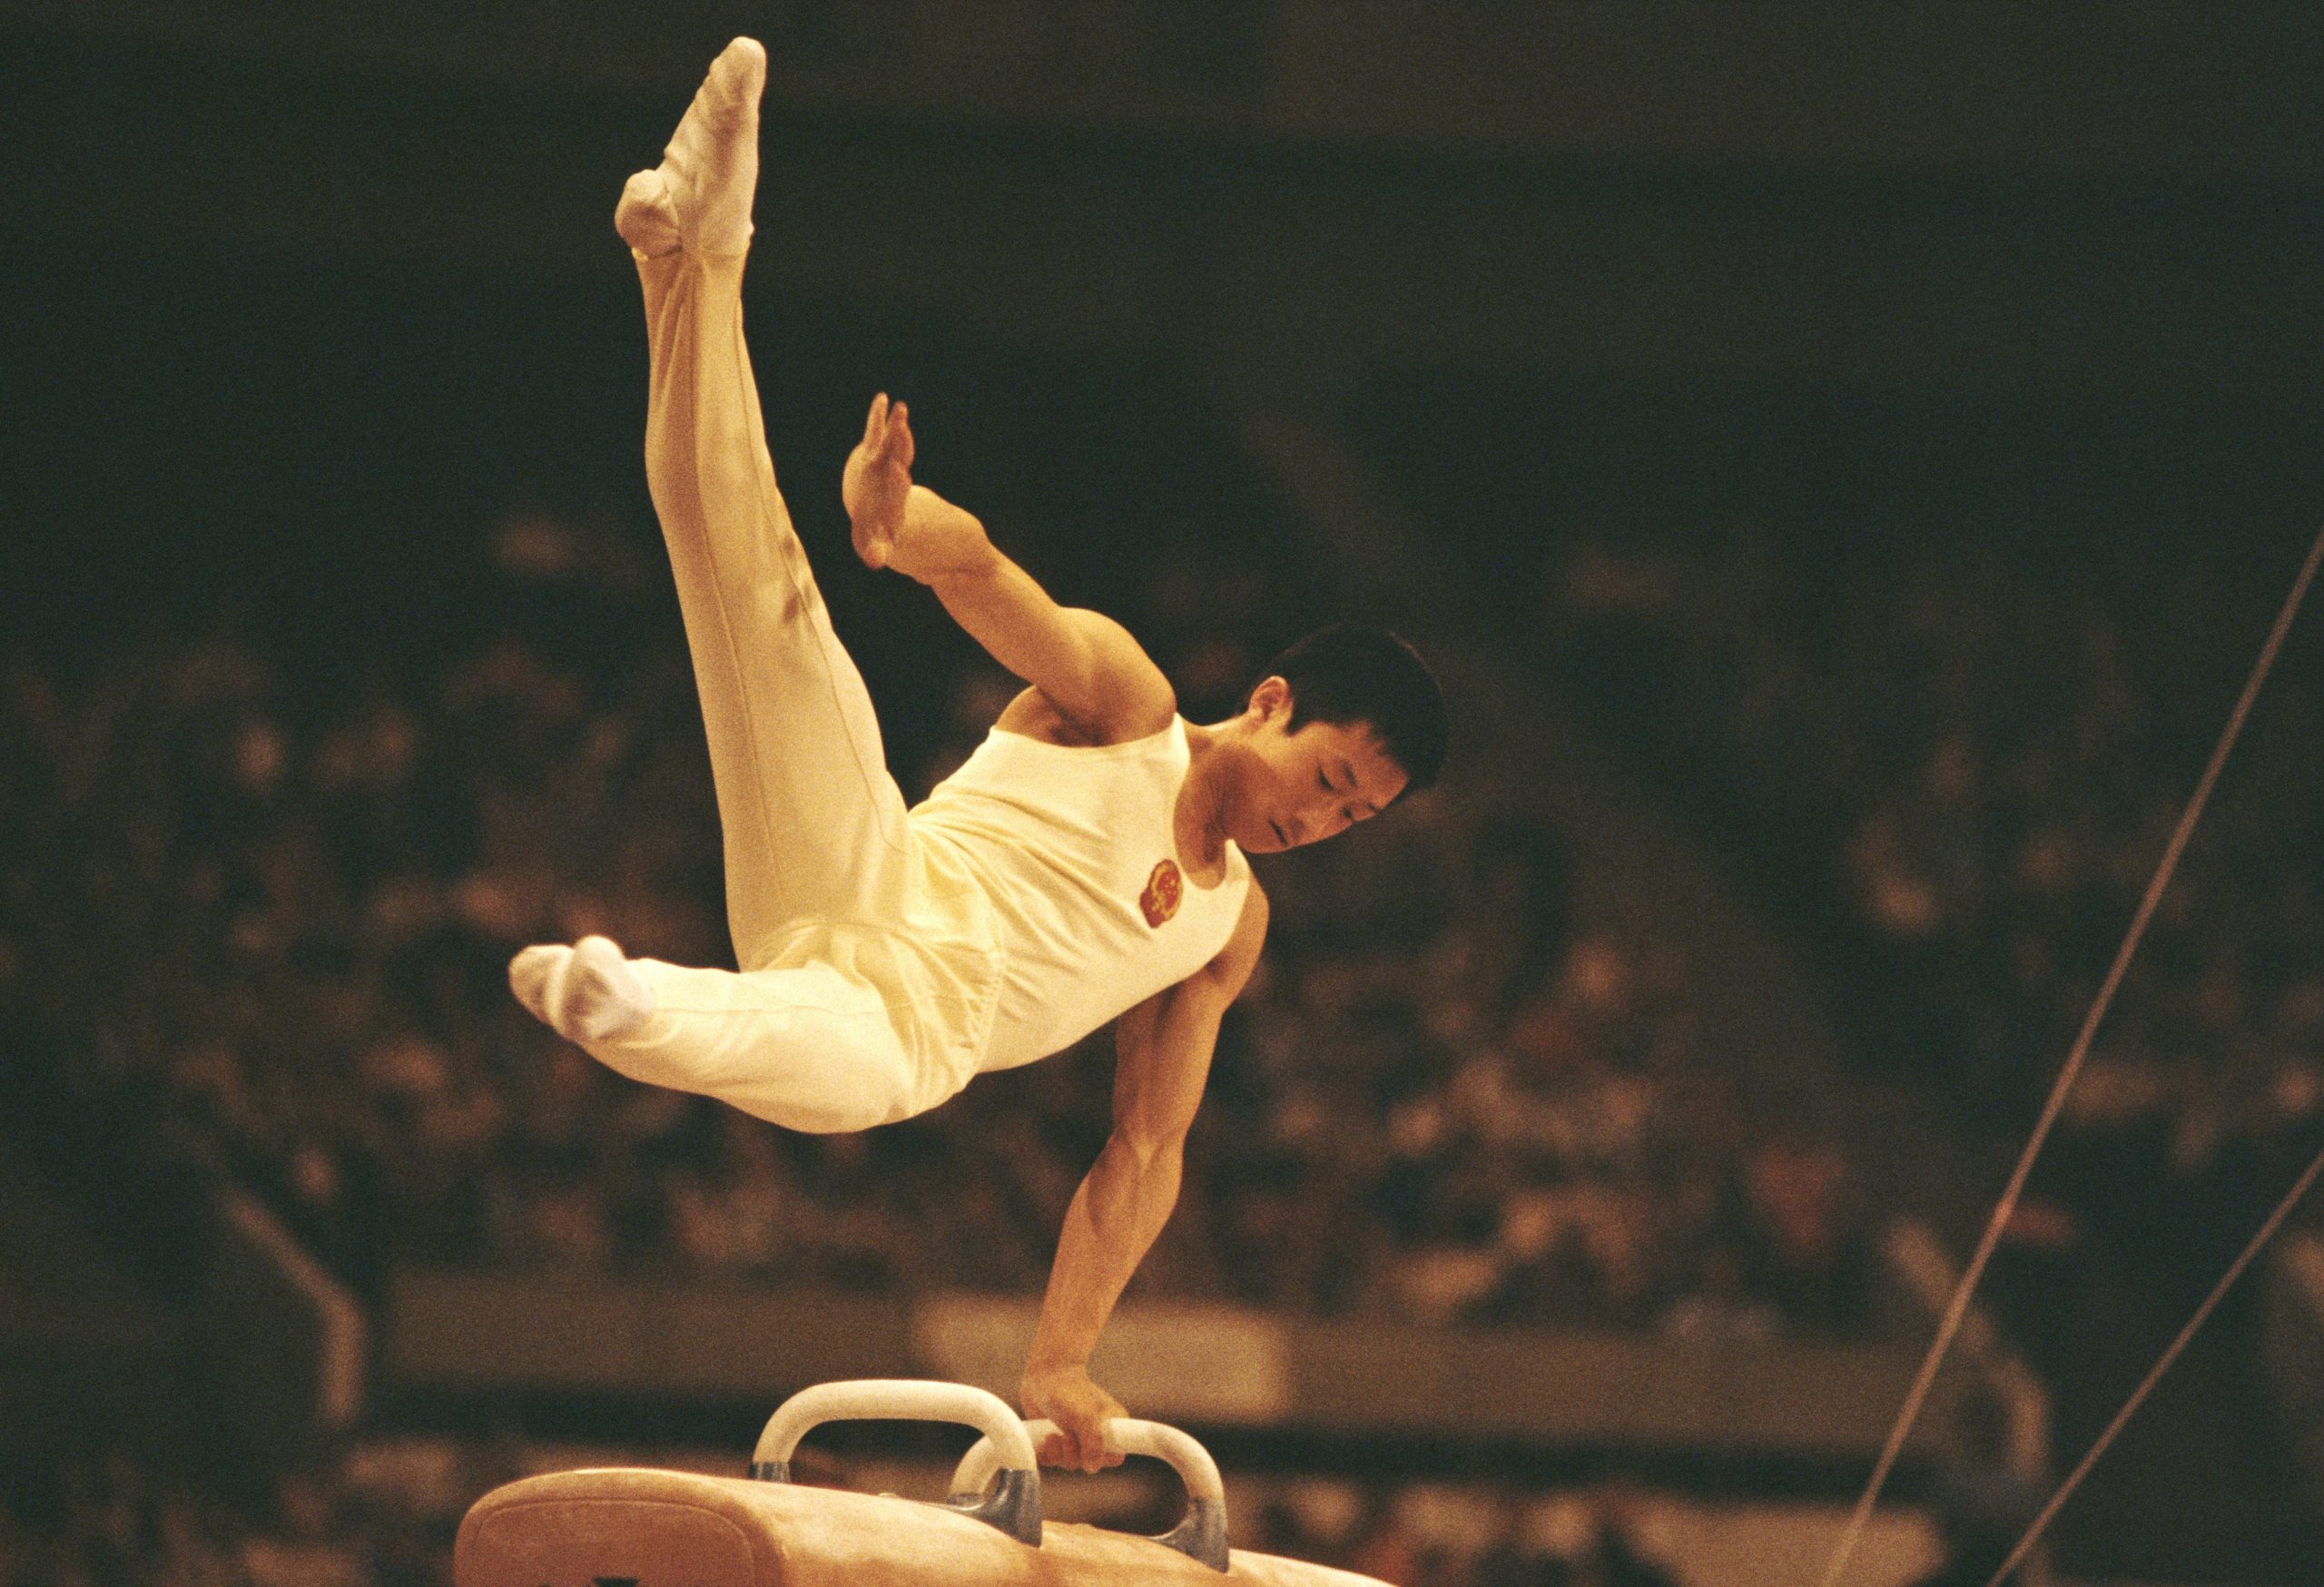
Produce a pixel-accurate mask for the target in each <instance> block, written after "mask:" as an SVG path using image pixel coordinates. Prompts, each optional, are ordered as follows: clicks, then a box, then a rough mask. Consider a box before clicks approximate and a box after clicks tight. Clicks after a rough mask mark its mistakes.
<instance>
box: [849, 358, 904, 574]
mask: <svg viewBox="0 0 2324 1587" xmlns="http://www.w3.org/2000/svg"><path fill="white" fill-rule="evenodd" d="M911 459H912V440H911V412H910V410H909V409H906V408H905V407H904V405H903V404H902V403H901V402H898V403H895V404H893V405H892V406H891V404H890V403H889V401H888V394H887V393H886V392H885V391H882V392H881V393H880V394H879V395H878V396H877V397H874V398H873V399H872V412H871V414H870V415H869V416H868V417H867V418H866V419H864V421H863V439H862V440H860V441H858V442H856V443H855V449H854V450H853V451H852V452H850V453H848V455H847V468H846V470H845V471H844V472H843V473H842V474H841V476H840V482H839V495H840V499H841V500H842V501H843V502H845V503H846V504H847V518H848V522H849V523H850V524H851V525H852V526H853V528H854V538H855V554H856V555H857V556H858V557H862V558H863V563H864V566H865V567H886V566H887V565H888V558H889V557H890V556H891V554H892V553H893V552H894V550H895V545H896V537H897V536H898V535H899V534H901V533H902V531H903V527H904V504H905V503H906V502H907V501H908V500H909V499H910V498H911Z"/></svg>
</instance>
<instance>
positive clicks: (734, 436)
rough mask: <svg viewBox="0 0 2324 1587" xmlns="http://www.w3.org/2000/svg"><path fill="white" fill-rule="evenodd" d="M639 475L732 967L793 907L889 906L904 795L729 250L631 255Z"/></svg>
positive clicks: (897, 870) (756, 960) (853, 913)
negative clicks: (841, 615)
mask: <svg viewBox="0 0 2324 1587" xmlns="http://www.w3.org/2000/svg"><path fill="white" fill-rule="evenodd" d="M637 269H638V274H639V276H640V278H641V279H642V281H644V284H645V311H646V320H647V326H648V334H649V342H650V346H651V350H652V357H653V381H652V388H651V393H650V398H649V407H648V411H647V419H646V434H645V461H646V478H647V483H648V484H649V486H650V487H651V488H652V491H653V496H654V507H655V512H656V514H657V515H658V516H659V517H660V518H661V521H662V531H663V537H664V539H665V541H666V542H667V544H668V546H669V551H670V566H671V568H672V571H673V572H674V573H675V576H676V579H677V586H678V600H679V605H680V606H681V608H682V609H683V611H684V617H685V628H686V641H687V644H688V646H689V647H690V648H691V649H692V651H693V655H694V681H695V685H696V687H697V688H698V689H699V690H700V692H701V695H702V714H703V721H704V726H705V727H706V728H707V730H708V734H709V740H710V756H711V766H712V771H713V774H714V779H715V781H716V784H717V790H718V813H719V822H720V824H721V826H722V828H723V829H724V837H725V863H726V908H727V922H728V926H729V928H730V930H731V931H732V932H733V934H734V951H735V954H736V956H737V958H738V960H739V961H740V962H741V964H742V965H743V968H744V969H745V970H749V969H751V968H753V966H756V965H759V964H763V963H764V962H765V961H766V960H767V958H768V957H769V955H770V952H771V947H770V944H771V942H772V941H773V937H774V935H775V933H776V932H777V931H779V930H780V929H781V928H782V927H783V926H784V925H785V924H787V923H789V922H793V921H794V920H796V919H798V918H799V917H802V916H806V915H821V916H824V917H826V918H838V919H851V918H853V919H862V918H866V917H867V916H869V917H872V918H890V919H892V918H894V915H893V911H894V909H895V908H896V906H897V902H898V898H897V893H898V889H899V888H900V887H901V870H902V866H901V854H902V845H903V842H904V821H903V815H904V804H903V796H902V794H901V792H900V791H899V790H898V789H897V787H896V784H895V781H894V779H893V778H892V777H891V776H890V775H889V774H888V769H887V763H886V760H885V757H884V753H883V751H882V748H881V742H880V728H879V722H878V719H877V718H876V717H875V716H874V715H872V702H871V697H870V695H868V694H867V693H866V692H865V689H864V687H863V681H862V677H861V676H860V675H858V674H857V672H856V670H855V665H854V663H853V662H852V661H851V660H850V659H849V658H848V655H847V653H846V652H845V651H844V650H843V649H842V648H841V646H840V643H839V639H838V636H836V635H835V634H834V633H833V632H832V626H831V617H830V615H829V613H828V612H827V611H826V610H825V608H824V606H823V600H822V593H821V592H820V591H819V590H817V588H816V587H815V580H814V576H813V574H812V571H811V570H810V568H809V567H808V564H807V556H806V550H805V547H803V546H802V545H801V544H800V543H799V537H798V535H797V534H796V532H795V531H794V530H793V527H792V525H791V515H790V513H789V511H788V510H787V509H786V508H785V507H784V506H783V497H782V494H781V492H780V491H779V490H777V488H776V487H775V479H774V464H773V459H772V458H770V457H769V455H768V452H767V445H766V433H765V427H764V424H763V419H762V417H761V415H760V411H759V401H758V389H757V386H756V385H755V383H754V382H753V379H752V373H751V363H750V353H749V350H748V349H747V348H746V347H745V346H744V343H743V303H742V276H743V255H741V254H739V253H736V254H732V255H724V256H716V257H696V256H695V255H694V254H691V253H687V252H683V251H681V252H675V253H668V254H664V255H662V256H660V257H656V258H651V259H649V258H645V257H643V256H642V255H641V256H640V257H639V258H638V261H637Z"/></svg>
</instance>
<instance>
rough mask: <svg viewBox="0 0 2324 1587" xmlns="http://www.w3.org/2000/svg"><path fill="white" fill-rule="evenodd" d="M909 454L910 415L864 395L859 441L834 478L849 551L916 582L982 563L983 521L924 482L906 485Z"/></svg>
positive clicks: (986, 563)
mask: <svg viewBox="0 0 2324 1587" xmlns="http://www.w3.org/2000/svg"><path fill="white" fill-rule="evenodd" d="M911 459H912V439H911V416H910V415H909V414H908V413H907V412H906V411H905V409H904V405H903V404H902V403H901V402H897V403H893V404H891V403H890V402H889V400H888V398H887V394H886V393H885V392H882V393H881V395H879V396H877V397H875V398H873V399H872V412H871V415H870V416H869V417H868V418H867V419H864V421H863V439H862V440H860V441H858V442H857V443H856V444H855V449H854V450H853V451H852V452H850V453H849V454H848V455H847V470H846V472H845V473H843V474H842V476H841V477H840V487H839V491H840V498H841V499H842V501H844V502H845V503H846V504H847V517H848V522H849V523H850V524H851V525H852V527H853V531H854V538H855V554H856V555H857V556H858V557H862V558H863V563H864V566H865V567H892V568H894V569H895V570H896V571H897V572H898V573H901V574H904V575H906V576H907V577H911V578H916V579H918V580H919V581H920V582H921V583H922V584H934V583H935V582H936V581H937V580H939V579H940V578H943V577H946V576H947V575H949V574H970V573H978V572H981V571H985V570H987V569H989V568H990V566H991V563H992V557H993V553H992V543H991V542H990V540H988V539H986V538H985V533H984V526H983V525H982V524H980V523H979V522H978V521H977V519H976V517H975V515H974V514H972V513H969V512H965V511H963V510H961V509H960V508H957V507H954V506H953V505H952V504H951V503H950V502H949V501H947V500H945V499H944V498H942V497H940V496H939V495H937V494H936V493H935V492H934V491H932V490H931V489H929V488H928V487H926V486H925V485H914V484H913V483H912V482H911Z"/></svg>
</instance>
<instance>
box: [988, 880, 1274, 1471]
mask: <svg viewBox="0 0 2324 1587" xmlns="http://www.w3.org/2000/svg"><path fill="white" fill-rule="evenodd" d="M1266 929H1267V902H1266V895H1265V893H1263V892H1260V891H1259V889H1258V885H1257V883H1256V882H1254V883H1253V884H1252V886H1251V891H1250V894H1249V897H1248V900H1247V901H1246V903H1245V904H1244V907H1243V915H1242V918H1241V920H1239V921H1238V922H1236V927H1235V934H1234V936H1233V937H1232V938H1230V939H1229V940H1228V941H1227V944H1226V947H1225V948H1224V949H1223V950H1221V951H1220V952H1219V954H1218V957H1217V958H1216V959H1214V960H1212V961H1211V962H1210V963H1209V964H1207V965H1206V966H1205V967H1204V968H1203V969H1202V970H1200V971H1196V973H1195V974H1194V975H1192V976H1189V977H1188V978H1187V980H1185V981H1180V982H1179V983H1178V984H1177V986H1174V987H1170V988H1168V989H1167V990H1166V991H1162V992H1160V993H1157V995H1156V996H1154V997H1151V998H1148V999H1147V1000H1146V1001H1145V1002H1142V1003H1140V1004H1138V1005H1137V1007H1136V1008H1134V1009H1132V1010H1129V1012H1128V1013H1126V1014H1124V1015H1123V1016H1122V1017H1121V1020H1119V1022H1118V1025H1117V1026H1116V1030H1115V1039H1116V1040H1117V1042H1118V1045H1119V1048H1120V1053H1119V1057H1118V1060H1117V1063H1116V1067H1115V1070H1114V1133H1113V1135H1112V1137H1111V1138H1109V1139H1108V1141H1107V1142H1106V1146H1105V1149H1104V1150H1103V1151H1101V1152H1099V1153H1098V1161H1097V1164H1096V1166H1095V1167H1093V1168H1091V1169H1090V1170H1089V1175H1088V1178H1085V1179H1083V1180H1082V1182H1081V1188H1080V1189H1079V1190H1078V1191H1076V1192H1075V1193H1074V1197H1073V1205H1072V1206H1071V1207H1069V1208H1068V1209H1067V1212H1066V1215H1065V1227H1064V1228H1063V1229H1062V1230H1061V1231H1060V1232H1059V1236H1058V1244H1057V1259H1056V1261H1055V1262H1054V1263H1053V1264H1052V1265H1051V1267H1050V1268H1049V1292H1048V1294H1047V1295H1045V1296H1043V1297H1042V1299H1041V1318H1040V1323H1039V1326H1038V1327H1037V1328H1036V1329H1035V1330H1034V1334H1033V1347H1032V1350H1031V1352H1030V1353H1029V1355H1028V1357H1027V1359H1026V1362H1025V1379H1024V1384H1023V1385H1022V1387H1021V1389H1020V1390H1019V1397H1020V1398H1021V1400H1022V1401H1023V1403H1024V1407H1025V1414H1026V1415H1028V1416H1046V1417H1048V1418H1049V1420H1051V1421H1053V1422H1055V1423H1056V1424H1058V1426H1059V1429H1060V1434H1059V1437H1058V1438H1057V1439H1055V1440H1053V1441H1051V1442H1050V1443H1049V1444H1048V1445H1046V1446H1045V1447H1044V1448H1043V1450H1042V1452H1041V1457H1042V1458H1043V1459H1044V1460H1048V1461H1049V1462H1051V1463H1053V1464H1063V1465H1072V1466H1078V1467H1079V1468H1080V1469H1081V1470H1083V1471H1095V1470H1097V1469H1098V1467H1099V1466H1101V1465H1114V1464H1119V1463H1120V1460H1121V1456H1120V1455H1119V1454H1108V1452H1107V1450H1106V1447H1105V1440H1104V1434H1103V1432H1102V1428H1103V1425H1104V1424H1105V1423H1106V1422H1107V1421H1108V1420H1110V1419H1112V1418H1114V1417H1117V1416H1119V1415H1122V1414H1123V1412H1122V1407H1121V1405H1120V1402H1118V1401H1117V1400H1116V1399H1115V1398H1114V1397H1113V1396H1112V1395H1109V1394H1108V1393H1106V1391H1105V1390H1104V1389H1101V1388H1099V1387H1098V1385H1096V1384H1095V1383H1094V1382H1092V1381H1091V1380H1090V1377H1089V1371H1088V1361H1089V1353H1090V1351H1092V1350H1093V1349H1095V1348H1096V1347H1097V1344H1098V1335H1099V1334H1100V1333H1102V1332H1103V1331H1104V1329H1105V1326H1106V1320H1107V1319H1108V1317H1110V1316H1112V1315H1113V1310H1114V1304H1115V1303H1116V1302H1117V1301H1118V1300H1119V1299H1120V1298H1121V1293H1122V1289H1123V1287H1124V1286H1127V1285H1128V1283H1129V1279H1130V1275H1131V1274H1133V1273H1135V1272H1137V1265H1138V1263H1139V1262H1140V1261H1142V1260H1144V1259H1145V1257H1146V1253H1147V1249H1148V1248H1149V1247H1152V1245H1153V1244H1154V1239H1155V1237H1156V1236H1157V1235H1159V1234H1160V1233H1161V1232H1162V1226H1163V1225H1164V1224H1165V1223H1166V1222H1167V1221H1168V1220H1169V1217H1170V1209H1171V1208H1172V1207H1174V1206H1175V1205H1176V1204H1177V1198H1178V1179H1179V1171H1180V1168H1181V1165H1182V1164H1183V1162H1184V1158H1185V1149H1186V1142H1187V1129H1190V1128H1191V1127H1192V1126H1193V1124H1194V1119H1195V1109H1196V1108H1197V1107H1198V1106H1199V1105H1200V1104H1201V1101H1202V1092H1203V1084H1204V1081H1205V1080H1206V1079H1207V1078H1208V1076H1209V1073H1210V1060H1211V1055H1212V1053H1213V1052H1214V1051H1215V1050H1216V1047H1217V1044H1218V1026H1219V1021H1220V1020H1221V1019H1222V1018H1223V1017H1224V1016H1225V1014H1226V1008H1227V1005H1228V1004H1230V1003H1232V1002H1233V1001H1234V1000H1235V999H1236V994H1237V993H1239V992H1240V991H1242V990H1243V986H1244V983H1245V982H1246V981H1249V980H1250V977H1251V971H1252V968H1253V967H1254V966H1255V965H1256V963H1257V962H1258V957H1259V945H1260V944H1261V942H1263V941H1265V937H1266Z"/></svg>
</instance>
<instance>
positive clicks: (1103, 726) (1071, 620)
mask: <svg viewBox="0 0 2324 1587" xmlns="http://www.w3.org/2000/svg"><path fill="white" fill-rule="evenodd" d="M912 451H913V446H912V436H911V425H910V423H909V422H908V416H907V414H906V412H905V409H904V405H903V404H902V403H901V402H898V403H894V404H892V405H891V404H890V402H889V401H888V399H887V398H886V397H885V396H884V395H883V396H881V397H878V398H876V399H873V401H872V412H871V416H870V417H869V418H868V419H866V420H865V422H864V426H863V439H862V441H861V442H859V443H858V444H857V446H856V448H855V449H854V450H853V451H852V452H851V453H850V454H849V455H848V459H847V471H846V473H845V475H844V476H843V477H842V480H841V484H840V494H841V496H842V498H843V499H844V500H845V502H846V504H847V514H848V518H849V521H850V522H851V523H852V526H853V528H854V540H855V552H856V555H857V556H859V557H862V559H863V561H864V562H865V563H866V564H867V565H868V566H870V567H892V568H894V569H895V570H896V571H897V572H899V573H902V574H906V575H909V576H910V577H912V578H915V579H917V580H919V581H920V582H921V584H924V585H926V586H928V587H929V588H931V589H932V590H934V591H935V592H936V595H937V598H938V599H940V600H941V601H942V602H943V603H944V609H945V610H946V611H948V612H950V613H951V615H952V618H953V620H954V621H955V622H957V623H959V624H960V626H961V627H963V628H966V629H967V630H968V631H969V633H970V636H971V637H973V638H974V639H975V640H976V642H977V643H978V644H980V645H981V646H984V647H985V649H986V650H988V651H990V653H991V655H992V657H993V659H994V660H996V661H998V662H1000V665H1003V666H1005V667H1007V668H1008V669H1009V671H1010V672H1012V673H1014V674H1016V675H1018V676H1019V677H1020V678H1022V679H1024V680H1025V681H1026V682H1027V683H1029V684H1030V685H1033V686H1034V687H1035V688H1036V689H1039V691H1040V692H1041V693H1042V694H1043V695H1047V696H1048V697H1049V701H1050V703H1051V704H1053V705H1056V707H1057V708H1058V710H1059V712H1060V713H1062V714H1063V715H1065V716H1066V717H1067V718H1068V719H1069V720H1070V721H1072V722H1073V723H1074V724H1076V725H1077V726H1078V727H1079V728H1080V729H1082V730H1083V731H1085V732H1088V733H1089V734H1092V735H1093V736H1094V737H1095V738H1096V740H1097V742H1098V743H1100V744H1114V743H1121V742H1126V741H1128V740H1130V739H1134V738H1142V737H1144V736H1146V735H1147V734H1150V733H1159V732H1160V731H1161V730H1162V729H1163V728H1165V727H1167V726H1169V725H1170V722H1171V719H1172V718H1173V717H1174V716H1175V715H1177V709H1178V700H1177V694H1176V693H1175V692H1173V691H1172V689H1171V687H1170V680H1169V679H1168V678H1167V677H1165V676H1163V675H1162V669H1161V668H1160V667H1158V666H1157V665H1154V661H1153V658H1152V657H1150V656H1148V655H1147V654H1146V652H1145V651H1144V650H1143V649H1142V648H1141V647H1140V646H1139V645H1138V643H1137V640H1136V639H1134V638H1132V637H1131V636H1130V634H1129V630H1128V629H1127V628H1124V627H1123V626H1121V625H1120V624H1119V623H1117V622H1115V621H1114V620H1113V619H1112V618H1111V617H1108V616H1104V615H1102V614H1100V613H1098V612H1091V611H1085V610H1082V609H1080V608H1078V607H1073V606H1059V604H1058V603H1057V602H1056V600H1054V599H1053V598H1051V596H1049V592H1048V591H1047V590H1044V589H1043V588H1042V587H1041V586H1039V584H1038V583H1036V582H1035V581H1034V579H1033V577H1032V575H1030V574H1029V573H1027V572H1026V571H1025V570H1024V569H1023V568H1021V567H1018V566H1017V564H1016V563H1014V562H1012V561H1010V560H1009V558H1008V557H1004V556H1002V555H1001V554H1000V552H999V551H998V550H996V549H994V547H993V545H992V542H991V541H990V540H989V539H988V538H986V537H985V532H984V525H982V524H981V523H980V522H978V521H977V519H976V517H975V516H974V515H973V514H971V513H969V512H967V511H965V510H963V509H962V508H957V507H955V506H953V505H952V504H951V503H950V502H949V501H946V500H945V499H944V498H942V497H940V496H939V495H937V494H936V493H935V492H934V491H932V490H931V489H929V488H927V487H926V486H924V485H915V484H913V483H912V482H911V460H912Z"/></svg>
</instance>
